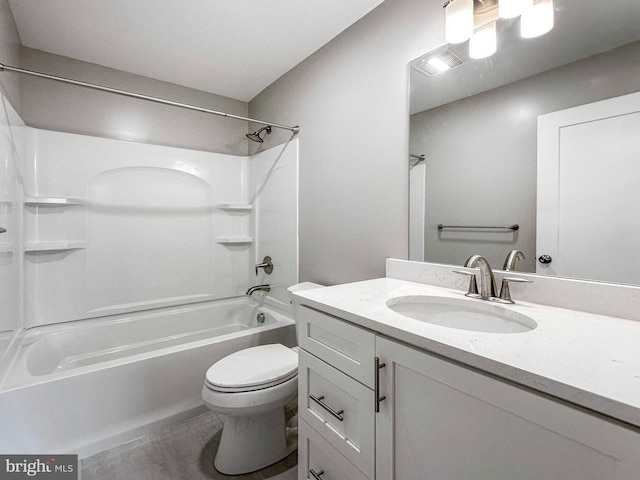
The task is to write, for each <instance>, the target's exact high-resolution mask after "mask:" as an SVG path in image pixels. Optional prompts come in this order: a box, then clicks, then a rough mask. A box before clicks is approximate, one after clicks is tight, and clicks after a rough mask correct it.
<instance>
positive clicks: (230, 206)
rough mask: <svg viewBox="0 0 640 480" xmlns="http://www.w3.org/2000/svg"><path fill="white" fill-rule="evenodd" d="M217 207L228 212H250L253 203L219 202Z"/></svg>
mask: <svg viewBox="0 0 640 480" xmlns="http://www.w3.org/2000/svg"><path fill="white" fill-rule="evenodd" d="M218 208H219V209H220V210H227V211H230V212H250V211H251V210H253V205H251V204H250V203H221V204H220V205H218Z"/></svg>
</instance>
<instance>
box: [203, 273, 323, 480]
mask: <svg viewBox="0 0 640 480" xmlns="http://www.w3.org/2000/svg"><path fill="white" fill-rule="evenodd" d="M318 287H321V285H317V284H314V283H309V282H305V283H301V284H297V285H293V286H292V287H289V289H288V290H289V294H290V295H291V293H292V292H294V291H300V290H308V289H311V288H318ZM297 394H298V347H294V348H289V347H286V346H284V345H281V344H269V345H259V346H257V347H251V348H246V349H244V350H240V351H238V352H235V353H232V354H231V355H227V356H226V357H224V358H223V359H221V360H219V361H217V362H216V363H214V364H213V365H212V366H211V367H210V368H209V369H208V370H207V373H206V375H205V381H204V385H203V386H202V400H203V401H204V403H205V405H206V406H207V407H209V409H211V410H212V411H214V412H216V413H220V414H223V415H225V418H224V425H223V428H222V437H221V439H220V446H219V447H218V452H217V453H216V457H215V459H214V466H215V468H216V470H218V471H219V472H220V473H224V474H226V475H240V474H243V473H249V472H253V471H256V470H260V469H261V468H264V467H266V466H268V465H271V464H273V463H275V462H277V461H279V460H281V459H283V458H284V457H286V456H287V455H289V454H290V453H292V452H294V451H295V450H296V449H297V448H298V438H297V429H296V428H287V425H286V424H285V407H286V406H290V405H294V404H295V402H296V398H297Z"/></svg>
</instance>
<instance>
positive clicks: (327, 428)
mask: <svg viewBox="0 0 640 480" xmlns="http://www.w3.org/2000/svg"><path fill="white" fill-rule="evenodd" d="M373 397H374V395H373V390H371V389H369V388H367V387H365V386H364V385H362V384H361V383H358V382H356V381H355V380H354V379H352V378H350V377H348V376H346V375H345V374H343V373H341V372H339V371H338V370H336V369H335V368H333V367H331V366H330V365H327V364H326V363H324V362H323V361H322V360H319V359H317V358H316V357H314V356H313V355H311V354H309V353H307V352H305V351H304V350H300V352H299V365H298V408H299V415H300V418H302V419H303V420H305V421H306V422H307V423H308V424H309V425H311V427H313V428H314V429H315V430H316V431H317V432H319V433H320V435H321V436H323V437H324V438H325V439H326V440H327V441H328V442H329V443H330V444H331V445H332V446H333V447H334V448H336V449H337V450H338V451H339V452H341V453H342V454H343V455H344V456H345V457H346V458H347V459H348V460H349V461H350V462H351V463H353V464H354V465H355V466H356V467H357V468H358V469H360V470H361V471H362V472H363V473H364V474H365V475H367V476H368V477H370V478H373V473H374V465H375V458H374V443H375V442H374V440H375V427H374V422H375V412H374V409H375V405H374V398H373Z"/></svg>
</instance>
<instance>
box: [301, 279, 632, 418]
mask: <svg viewBox="0 0 640 480" xmlns="http://www.w3.org/2000/svg"><path fill="white" fill-rule="evenodd" d="M463 293H464V292H462V291H460V290H453V289H449V288H443V287H436V286H431V285H425V284H421V283H414V282H409V281H405V280H397V279H393V278H379V279H375V280H367V281H362V282H356V283H348V284H343V285H335V286H332V287H326V288H318V289H313V290H306V291H302V292H298V293H296V294H295V295H294V298H295V303H296V304H300V305H306V306H309V307H312V308H315V309H317V310H320V311H323V312H326V313H328V314H331V315H334V316H337V317H340V318H342V319H344V320H347V321H349V322H352V323H354V324H356V325H359V326H362V327H364V328H367V329H370V330H373V331H375V332H378V333H380V334H382V335H384V336H387V337H390V338H392V339H396V340H399V341H401V342H404V343H407V344H409V345H413V346H415V347H418V348H421V349H423V350H426V351H428V352H432V353H435V354H438V355H441V356H443V357H446V358H449V359H451V360H455V361H457V362H460V363H463V364H466V365H468V366H470V367H473V368H476V369H478V370H482V371H484V372H487V373H490V374H492V375H495V376H498V377H501V378H504V379H507V380H510V381H512V382H514V383H517V384H520V385H523V386H526V387H529V388H532V389H534V390H537V391H539V392H542V393H545V394H548V395H551V396H553V397H557V398H559V399H562V400H565V401H567V402H570V403H573V404H576V405H580V406H582V407H585V408H587V409H590V410H593V411H596V412H599V413H601V414H604V415H606V416H609V417H613V418H615V419H618V420H621V421H623V422H626V423H629V424H631V425H634V426H636V427H640V322H637V321H634V320H626V319H621V318H615V317H608V316H604V315H597V314H593V313H586V312H580V311H575V310H568V309H563V308H557V307H550V306H546V305H539V304H534V303H528V302H518V303H517V304H515V305H508V306H504V307H502V308H506V309H509V310H512V311H514V312H518V313H520V314H523V315H526V316H528V317H530V318H532V319H533V320H534V321H535V322H536V323H537V327H536V328H535V329H533V330H531V331H528V332H524V333H508V334H499V333H483V332H474V331H468V330H460V329H454V328H449V327H443V326H438V325H434V324H429V323H426V322H423V321H420V320H414V319H412V318H409V317H407V316H404V315H401V314H399V313H396V312H394V311H393V310H391V309H390V308H389V307H387V305H386V302H387V301H388V300H389V299H392V298H395V297H400V296H408V295H428V296H439V297H448V298H456V299H466V300H468V301H469V302H470V306H473V305H474V304H477V302H481V303H482V304H488V303H489V302H485V301H483V300H476V299H467V298H466V297H465V296H464V295H463Z"/></svg>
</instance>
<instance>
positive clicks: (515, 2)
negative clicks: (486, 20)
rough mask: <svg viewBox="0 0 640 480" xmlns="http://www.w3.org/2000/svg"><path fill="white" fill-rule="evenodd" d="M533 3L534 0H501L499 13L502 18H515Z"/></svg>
mask: <svg viewBox="0 0 640 480" xmlns="http://www.w3.org/2000/svg"><path fill="white" fill-rule="evenodd" d="M531 5H533V0H500V1H499V3H498V15H500V16H501V17H502V18H515V17H517V16H518V15H522V12H524V11H525V10H526V9H527V8H530V7H531Z"/></svg>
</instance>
